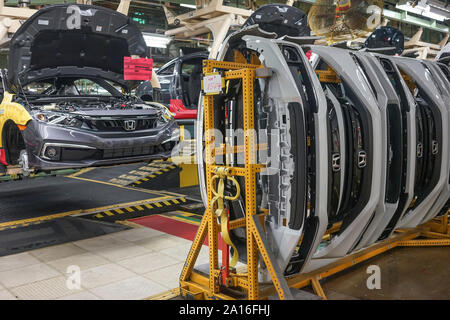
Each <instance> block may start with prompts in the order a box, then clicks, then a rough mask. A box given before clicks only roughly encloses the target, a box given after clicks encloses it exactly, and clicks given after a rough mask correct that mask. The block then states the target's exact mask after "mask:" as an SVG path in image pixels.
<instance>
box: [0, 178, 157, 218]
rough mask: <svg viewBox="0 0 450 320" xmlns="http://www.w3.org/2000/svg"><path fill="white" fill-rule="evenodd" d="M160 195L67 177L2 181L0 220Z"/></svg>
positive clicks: (37, 215)
mask: <svg viewBox="0 0 450 320" xmlns="http://www.w3.org/2000/svg"><path fill="white" fill-rule="evenodd" d="M161 196H162V195H161V194H151V193H147V192H144V191H140V190H131V189H124V188H120V187H116V186H112V185H106V184H101V183H95V182H90V181H84V180H78V179H72V178H66V177H50V178H43V179H29V180H22V181H12V182H5V183H2V184H0V223H2V222H9V221H14V220H21V219H29V218H34V217H41V216H46V215H50V214H56V213H62V212H68V211H74V210H79V209H92V208H98V207H103V206H109V205H114V204H120V203H125V202H133V201H140V200H145V199H152V198H156V197H161Z"/></svg>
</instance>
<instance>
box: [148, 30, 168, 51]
mask: <svg viewBox="0 0 450 320" xmlns="http://www.w3.org/2000/svg"><path fill="white" fill-rule="evenodd" d="M144 40H145V43H146V44H147V46H149V47H150V48H164V49H165V48H167V45H168V44H169V42H170V41H172V38H169V37H166V36H164V35H160V34H156V33H144Z"/></svg>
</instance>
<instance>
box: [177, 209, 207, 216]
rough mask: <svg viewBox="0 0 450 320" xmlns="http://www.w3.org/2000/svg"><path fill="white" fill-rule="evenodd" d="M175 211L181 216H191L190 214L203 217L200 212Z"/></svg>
mask: <svg viewBox="0 0 450 320" xmlns="http://www.w3.org/2000/svg"><path fill="white" fill-rule="evenodd" d="M177 212H179V213H182V214H183V216H186V217H192V216H197V217H203V216H202V215H200V214H196V213H192V212H187V211H181V210H177Z"/></svg>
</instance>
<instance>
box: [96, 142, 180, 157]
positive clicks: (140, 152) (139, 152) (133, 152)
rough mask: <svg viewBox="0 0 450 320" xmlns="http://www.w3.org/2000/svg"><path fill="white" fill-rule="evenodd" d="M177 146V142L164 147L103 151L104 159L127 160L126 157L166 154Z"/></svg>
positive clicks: (168, 143) (166, 144)
mask: <svg viewBox="0 0 450 320" xmlns="http://www.w3.org/2000/svg"><path fill="white" fill-rule="evenodd" d="M174 145H175V142H172V141H170V142H167V143H164V144H163V145H157V146H154V145H152V146H150V145H143V146H138V147H131V148H113V149H104V150H103V159H115V158H126V157H136V156H147V155H152V154H156V153H160V152H166V151H169V150H171V149H172V148H173V147H174Z"/></svg>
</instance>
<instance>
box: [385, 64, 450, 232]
mask: <svg viewBox="0 0 450 320" xmlns="http://www.w3.org/2000/svg"><path fill="white" fill-rule="evenodd" d="M392 61H394V62H395V64H396V65H397V67H399V69H400V70H401V71H402V72H404V73H405V74H407V75H408V76H409V77H411V78H412V79H414V81H415V82H416V83H417V85H418V86H419V89H420V90H422V92H423V94H424V95H426V97H427V99H428V102H426V103H427V104H428V105H429V108H430V109H431V112H432V113H433V119H434V120H433V121H434V122H435V123H434V125H435V128H436V129H435V130H436V131H435V132H436V134H437V137H436V138H437V139H438V141H437V142H438V143H439V146H438V151H437V153H435V154H434V157H435V158H436V160H435V164H436V166H437V168H436V167H434V169H433V172H432V177H431V180H430V182H429V184H428V186H427V190H426V191H424V192H426V194H423V196H422V199H421V202H420V203H419V204H418V205H417V206H415V208H413V209H410V210H408V211H407V212H406V213H405V215H404V216H403V217H402V219H401V221H400V222H399V224H398V226H399V227H416V226H417V225H418V224H420V223H421V222H422V220H423V219H424V218H425V216H426V215H427V213H428V211H429V210H430V209H431V207H432V205H433V203H434V202H435V201H436V199H437V198H438V196H439V193H440V192H441V190H442V188H443V187H444V184H445V182H446V180H447V179H448V175H447V170H445V169H444V168H447V162H448V156H449V155H448V148H449V146H448V139H449V136H448V125H447V123H448V112H447V107H446V105H445V103H444V101H443V98H442V96H441V95H440V93H439V89H438V88H437V87H436V85H435V84H434V82H433V80H432V79H431V78H430V75H429V74H428V73H427V71H426V69H425V67H424V65H423V62H421V61H420V60H416V59H408V58H401V57H395V58H392ZM430 101H431V102H432V104H431V105H430V104H429V102H430ZM427 136H428V133H427ZM439 140H440V141H439ZM415 183H416V185H417V181H416V182H415Z"/></svg>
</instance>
